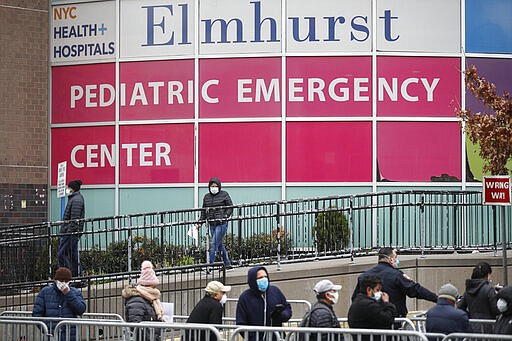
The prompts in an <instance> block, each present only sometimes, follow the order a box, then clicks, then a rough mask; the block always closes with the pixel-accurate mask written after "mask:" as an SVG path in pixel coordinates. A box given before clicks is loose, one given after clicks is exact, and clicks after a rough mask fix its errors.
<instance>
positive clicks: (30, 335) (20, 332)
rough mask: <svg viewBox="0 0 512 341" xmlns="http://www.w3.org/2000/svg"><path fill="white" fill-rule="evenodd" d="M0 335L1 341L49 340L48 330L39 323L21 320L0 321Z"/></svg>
mask: <svg viewBox="0 0 512 341" xmlns="http://www.w3.org/2000/svg"><path fill="white" fill-rule="evenodd" d="M0 335H2V340H16V341H17V340H20V341H29V340H30V341H43V340H45V341H46V340H51V335H50V333H49V332H48V328H47V327H46V325H45V324H44V323H43V322H41V321H27V320H21V319H14V320H11V319H7V318H6V319H1V320H0Z"/></svg>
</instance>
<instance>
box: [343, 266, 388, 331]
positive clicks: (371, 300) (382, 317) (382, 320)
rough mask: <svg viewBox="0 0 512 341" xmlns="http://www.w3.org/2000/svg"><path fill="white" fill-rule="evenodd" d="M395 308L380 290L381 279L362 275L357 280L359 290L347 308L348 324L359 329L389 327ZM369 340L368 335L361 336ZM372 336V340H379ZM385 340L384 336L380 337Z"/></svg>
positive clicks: (386, 295)
mask: <svg viewBox="0 0 512 341" xmlns="http://www.w3.org/2000/svg"><path fill="white" fill-rule="evenodd" d="M395 315H396V308H395V305H394V304H393V303H390V302H389V296H388V294H387V293H385V292H383V291H382V280H381V279H380V278H379V277H377V276H371V275H369V276H363V277H362V278H360V280H359V292H358V293H357V294H356V296H355V298H354V299H353V300H352V304H351V305H350V308H349V309H348V325H349V326H350V328H360V329H391V327H392V325H393V321H394V320H395ZM361 339H362V340H363V341H364V340H370V336H369V335H363V336H362V338H361ZM380 339H381V338H380V337H373V340H380ZM382 339H383V340H385V338H382Z"/></svg>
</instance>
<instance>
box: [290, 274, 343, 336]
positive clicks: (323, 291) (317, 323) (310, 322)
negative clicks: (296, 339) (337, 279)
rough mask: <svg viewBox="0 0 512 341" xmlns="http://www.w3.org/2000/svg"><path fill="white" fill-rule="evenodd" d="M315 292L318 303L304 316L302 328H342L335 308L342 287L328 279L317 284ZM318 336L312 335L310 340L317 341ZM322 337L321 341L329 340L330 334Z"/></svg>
mask: <svg viewBox="0 0 512 341" xmlns="http://www.w3.org/2000/svg"><path fill="white" fill-rule="evenodd" d="M313 290H314V291H315V293H316V298H317V302H316V303H315V304H314V305H313V306H312V307H311V310H310V311H309V312H308V313H307V314H306V315H305V316H304V318H303V319H302V322H301V324H300V326H301V327H314V328H340V323H339V322H338V318H337V317H336V314H335V313H334V309H333V306H334V305H335V304H336V303H338V298H339V291H340V290H341V285H336V284H334V283H332V282H331V281H329V280H328V279H323V280H321V281H319V282H318V283H316V285H315V287H314V288H313ZM318 336H319V335H318V334H311V336H310V337H309V340H310V341H316V340H317V339H318ZM320 336H321V337H320V340H322V341H326V340H328V339H329V334H327V333H325V334H320ZM302 339H305V338H302Z"/></svg>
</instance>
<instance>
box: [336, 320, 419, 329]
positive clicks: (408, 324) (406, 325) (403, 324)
mask: <svg viewBox="0 0 512 341" xmlns="http://www.w3.org/2000/svg"><path fill="white" fill-rule="evenodd" d="M338 322H339V323H340V326H341V328H349V325H348V318H347V317H339V318H338ZM396 323H400V328H398V329H397V328H396ZM391 329H392V330H412V331H417V330H416V328H415V325H414V323H413V322H412V321H411V320H410V319H409V318H406V317H395V323H393V324H392V325H391Z"/></svg>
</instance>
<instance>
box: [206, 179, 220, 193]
mask: <svg viewBox="0 0 512 341" xmlns="http://www.w3.org/2000/svg"><path fill="white" fill-rule="evenodd" d="M212 184H217V186H219V193H220V190H221V189H222V184H221V183H220V180H219V178H211V179H210V181H209V182H208V192H210V186H211V185H212ZM219 193H217V194H219ZM210 194H212V195H215V194H213V193H212V192H210Z"/></svg>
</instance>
